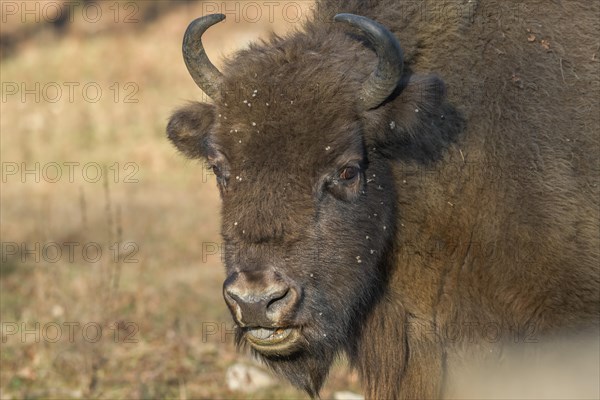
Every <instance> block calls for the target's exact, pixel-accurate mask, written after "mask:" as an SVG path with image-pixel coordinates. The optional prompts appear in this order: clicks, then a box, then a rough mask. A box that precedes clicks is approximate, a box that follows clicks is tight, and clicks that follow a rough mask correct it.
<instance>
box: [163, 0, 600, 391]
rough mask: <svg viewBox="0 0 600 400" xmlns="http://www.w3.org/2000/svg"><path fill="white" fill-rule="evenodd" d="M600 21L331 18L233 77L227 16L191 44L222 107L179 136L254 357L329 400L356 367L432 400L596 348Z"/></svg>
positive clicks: (192, 62) (269, 48)
mask: <svg viewBox="0 0 600 400" xmlns="http://www.w3.org/2000/svg"><path fill="white" fill-rule="evenodd" d="M463 3H465V4H463ZM444 7H445V8H444ZM599 10H600V6H599V5H598V3H596V2H583V1H582V2H578V1H572V2H555V3H548V2H535V1H519V2H512V1H502V2H500V1H475V2H468V3H467V2H458V1H457V2H428V1H425V2H397V1H385V0H382V1H340V2H333V1H320V2H317V5H316V9H315V16H314V18H313V19H311V20H310V21H308V22H306V23H305V26H304V29H302V30H301V31H297V32H294V33H291V34H289V35H288V36H286V37H273V38H272V39H270V40H269V41H267V42H264V43H259V44H253V45H251V46H250V48H249V49H247V50H242V51H240V52H238V53H236V54H235V55H234V56H233V57H232V58H231V59H229V60H227V62H226V64H225V67H224V68H223V69H222V71H221V72H219V71H218V70H216V68H214V67H213V66H212V65H210V63H209V62H208V61H207V59H206V56H205V54H204V53H203V50H198V46H200V38H199V36H200V35H201V33H202V32H203V30H205V29H207V28H208V26H209V25H211V24H213V23H215V22H218V20H220V19H222V17H214V16H213V17H209V18H213V20H211V21H209V22H208V23H207V22H206V21H207V20H206V19H205V20H204V22H203V23H204V26H202V27H200V28H198V27H192V26H190V29H188V33H186V43H187V47H186V45H185V44H184V53H185V54H186V62H187V64H188V68H189V69H190V72H191V74H192V76H193V77H194V79H195V80H196V82H197V83H198V84H199V85H200V86H201V88H203V89H204V90H205V91H206V92H207V93H209V94H210V95H211V97H213V99H214V104H204V103H193V104H190V105H188V106H186V107H184V108H182V109H180V110H179V111H177V112H176V113H175V114H174V115H173V116H172V117H171V120H170V122H169V126H168V129H167V130H168V134H169V137H170V139H171V140H172V141H173V142H174V144H175V145H176V146H177V147H178V148H179V149H180V150H181V151H182V152H184V153H185V154H186V155H187V156H189V157H203V158H206V159H207V160H208V162H209V164H210V165H211V166H213V168H214V169H215V172H216V175H217V182H218V185H219V188H220V191H221V195H222V200H223V209H222V223H223V226H222V235H223V239H224V242H225V265H226V270H227V280H226V281H225V285H224V296H225V300H226V302H227V304H228V306H229V307H230V309H231V312H232V315H233V317H234V320H235V321H236V323H237V325H238V328H239V329H238V335H237V340H238V343H240V344H249V345H250V347H251V348H252V349H253V351H255V352H256V353H257V354H259V355H260V356H261V357H262V358H263V359H264V360H265V362H266V363H267V364H268V365H269V366H270V367H271V368H272V369H273V370H274V371H276V372H277V373H279V374H281V375H283V376H285V377H286V378H287V379H289V380H290V381H291V382H292V383H294V384H295V385H296V386H298V387H301V388H303V389H305V390H306V391H307V392H308V393H309V394H311V395H313V396H314V395H316V394H317V393H318V391H319V388H320V387H321V385H322V383H323V381H324V379H325V377H326V375H327V372H328V370H329V368H330V365H331V363H332V361H333V360H334V358H335V356H336V355H337V354H339V353H346V354H347V355H348V356H349V359H350V360H351V362H352V364H353V365H354V366H355V367H357V368H358V370H359V372H360V373H361V376H362V379H363V383H364V387H365V391H366V394H367V396H368V397H370V398H412V397H415V398H435V397H439V396H442V395H443V394H444V393H445V386H446V383H447V381H448V378H449V377H451V375H452V371H453V368H454V367H455V366H457V365H460V364H461V363H464V362H466V360H468V359H469V360H470V359H471V356H474V357H476V358H477V357H480V356H481V357H483V358H486V359H491V360H499V359H500V358H501V356H502V351H503V348H505V346H506V345H507V344H515V343H517V344H521V345H523V348H527V349H535V348H536V347H537V344H538V343H542V342H544V341H546V340H550V339H555V338H557V337H562V336H563V335H567V336H570V335H574V334H579V333H582V332H583V333H586V332H588V333H589V332H591V333H592V334H595V332H597V328H598V320H599V313H600V301H599V295H600V291H599V290H600V289H599V286H600V281H599V267H598V265H599V261H600V256H599V246H600V239H599V231H600V227H599V200H598V199H599V197H600V196H599V194H600V193H599V186H598V184H599V164H598V154H599V152H600V146H599V138H598V127H599V126H600V121H599V118H600V113H599V110H598V98H599V97H600V96H599V94H600V92H599V89H600V85H599V84H600V81H599V77H598V57H599V55H598V41H597V40H598V39H597V38H598V36H599V35H598V33H599V32H598V21H597V19H596V16H597V15H598V12H599ZM339 13H348V14H352V15H354V16H352V15H351V16H347V14H344V15H342V16H341V17H336V20H337V22H334V16H335V15H336V14H339ZM356 15H358V16H362V17H366V18H362V19H361V18H360V17H356ZM372 21H376V22H377V23H378V24H380V25H378V24H376V23H372ZM385 28H387V30H389V31H386V30H385ZM390 32H391V34H393V37H392V38H390V37H388V36H386V35H388V33H390ZM188 36H189V37H188ZM396 39H397V40H398V41H399V43H400V44H401V48H402V50H400V49H399V48H398V46H397V43H396V42H395V40H396ZM194 46H196V47H194ZM402 57H403V58H402ZM390 60H400V61H399V62H400V64H403V66H404V68H402V65H400V66H398V65H393V64H394V63H395V62H392V61H390ZM386 62H387V64H386ZM396 64H397V62H396ZM374 71H375V73H374ZM390 77H391V78H390ZM391 81H393V82H394V84H393V86H390V85H389V83H390V82H391ZM382 82H383V83H382Z"/></svg>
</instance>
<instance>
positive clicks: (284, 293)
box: [267, 288, 290, 310]
mask: <svg viewBox="0 0 600 400" xmlns="http://www.w3.org/2000/svg"><path fill="white" fill-rule="evenodd" d="M289 292H290V289H289V288H288V289H285V290H283V291H280V292H279V293H273V294H272V295H271V299H270V300H269V301H268V302H267V310H268V309H269V308H270V307H271V306H272V305H273V304H274V303H277V302H279V301H280V300H283V299H284V298H285V297H286V296H287V295H288V293H289Z"/></svg>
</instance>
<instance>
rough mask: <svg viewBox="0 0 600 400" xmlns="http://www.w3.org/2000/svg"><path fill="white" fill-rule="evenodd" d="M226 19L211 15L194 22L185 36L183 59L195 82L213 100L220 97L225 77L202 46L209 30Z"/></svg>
mask: <svg viewBox="0 0 600 400" xmlns="http://www.w3.org/2000/svg"><path fill="white" fill-rule="evenodd" d="M224 19H225V15H223V14H211V15H205V16H204V17H200V18H197V19H195V20H193V21H192V22H191V23H190V25H189V26H188V27H187V29H186V31H185V35H184V36H183V49H182V50H183V59H184V60H185V66H186V67H187V69H188V71H189V72H190V75H191V76H192V78H193V79H194V82H196V84H197V85H198V87H200V89H202V90H203V91H204V93H206V94H207V95H208V96H209V97H211V98H212V99H215V98H217V97H219V85H220V83H221V82H222V80H223V75H221V72H219V70H218V69H217V67H215V66H214V65H213V64H212V63H211V62H210V60H209V59H208V56H207V55H206V52H205V51H204V46H203V45H202V35H203V34H204V32H206V30H207V29H208V28H210V27H211V26H213V25H214V24H216V23H218V22H221V21H223V20H224Z"/></svg>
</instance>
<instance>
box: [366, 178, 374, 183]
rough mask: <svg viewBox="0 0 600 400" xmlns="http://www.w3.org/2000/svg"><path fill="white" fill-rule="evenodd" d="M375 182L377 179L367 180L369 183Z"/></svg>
mask: <svg viewBox="0 0 600 400" xmlns="http://www.w3.org/2000/svg"><path fill="white" fill-rule="evenodd" d="M371 182H375V179H371V178H367V183H371Z"/></svg>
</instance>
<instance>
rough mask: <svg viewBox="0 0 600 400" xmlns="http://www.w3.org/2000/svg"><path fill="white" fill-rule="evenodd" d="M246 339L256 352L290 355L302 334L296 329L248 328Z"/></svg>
mask: <svg viewBox="0 0 600 400" xmlns="http://www.w3.org/2000/svg"><path fill="white" fill-rule="evenodd" d="M244 333H245V335H244V336H245V338H246V340H247V341H248V343H249V344H250V346H252V347H253V348H254V349H255V350H257V351H258V352H259V353H262V354H265V355H288V354H290V353H292V352H293V351H294V350H295V349H296V344H297V343H298V340H299V338H300V333H299V331H298V329H296V328H263V327H258V328H248V329H246V330H245V332H244Z"/></svg>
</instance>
